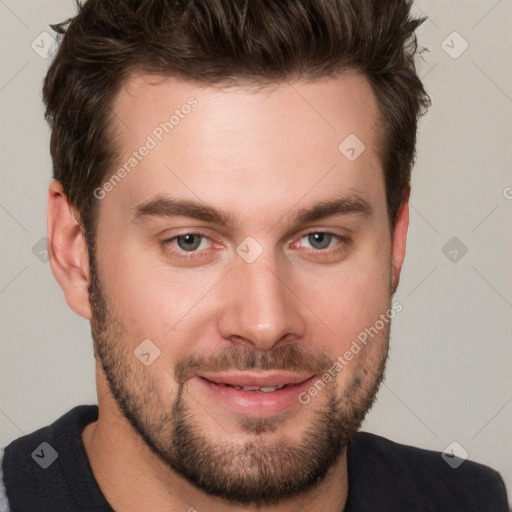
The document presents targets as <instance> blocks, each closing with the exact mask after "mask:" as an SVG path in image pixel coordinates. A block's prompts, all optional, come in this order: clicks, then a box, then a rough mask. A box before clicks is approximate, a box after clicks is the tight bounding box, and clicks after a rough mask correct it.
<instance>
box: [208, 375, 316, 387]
mask: <svg viewBox="0 0 512 512" xmlns="http://www.w3.org/2000/svg"><path fill="white" fill-rule="evenodd" d="M199 377H202V378H203V379H207V380H209V381H210V382H214V383H216V384H229V385H230V386H258V387H264V386H284V385H285V384H293V385H295V384H300V383H301V382H304V381H305V380H307V379H309V378H310V377H312V374H311V373H304V372H303V373H292V372H283V371H262V372H248V371H243V372H241V371H236V372H235V371H233V372H226V373H202V374H201V375H199Z"/></svg>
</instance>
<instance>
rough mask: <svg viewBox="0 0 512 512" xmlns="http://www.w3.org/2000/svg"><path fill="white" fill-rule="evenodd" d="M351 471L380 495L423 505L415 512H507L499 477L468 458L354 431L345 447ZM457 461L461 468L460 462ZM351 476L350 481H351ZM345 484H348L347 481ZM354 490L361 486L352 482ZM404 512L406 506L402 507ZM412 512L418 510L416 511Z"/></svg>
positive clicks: (504, 491)
mask: <svg viewBox="0 0 512 512" xmlns="http://www.w3.org/2000/svg"><path fill="white" fill-rule="evenodd" d="M348 457H349V478H350V470H352V471H353V473H354V474H353V477H354V478H355V477H358V479H360V478H363V475H366V481H367V482H368V481H369V480H370V481H372V485H373V487H374V488H375V485H376V488H377V489H379V488H380V491H379V492H381V493H386V494H390V495H391V496H392V498H393V499H397V500H398V499H399V500H400V501H401V502H402V503H403V501H404V500H409V502H410V503H411V504H412V503H416V504H418V503H423V504H424V506H423V508H420V510H445V508H446V507H447V506H452V507H454V508H452V510H464V511H466V512H467V511H472V510H475V511H476V510H486V511H489V512H493V511H496V512H498V511H503V512H506V511H508V503H507V494H506V489H505V485H504V483H503V479H502V478H501V476H500V474H499V473H498V472H497V471H495V470H493V469H491V468H489V467H487V466H485V465H483V464H478V463H476V462H473V461H470V460H462V459H451V460H454V461H456V462H457V463H455V464H449V462H450V459H448V460H447V459H446V456H445V457H443V454H442V453H441V452H437V451H431V450H425V449H422V448H417V447H414V446H408V445H404V444H399V443H396V442H394V441H390V440H389V439H385V438H383V437H381V436H377V435H374V434H370V433H367V432H358V433H357V434H356V435H355V437H354V439H353V440H352V441H351V443H350V445H349V453H348ZM459 463H460V464H459ZM354 478H353V480H354ZM349 482H350V480H349ZM353 485H354V486H355V487H356V489H357V488H360V487H361V484H360V483H358V482H354V481H353ZM404 510H405V508H404ZM415 510H418V508H417V507H416V508H415Z"/></svg>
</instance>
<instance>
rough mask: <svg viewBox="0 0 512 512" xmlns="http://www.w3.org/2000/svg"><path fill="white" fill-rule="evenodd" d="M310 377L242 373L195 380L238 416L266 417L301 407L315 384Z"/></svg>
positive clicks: (267, 372) (217, 402)
mask: <svg viewBox="0 0 512 512" xmlns="http://www.w3.org/2000/svg"><path fill="white" fill-rule="evenodd" d="M314 377H315V376H314V375H313V374H311V373H300V374H299V373H293V374H292V373H289V372H271V371H265V372H260V373H253V372H248V371H245V372H239V371H237V372H236V373H225V374H202V375H197V376H196V377H194V378H193V380H196V381H197V382H198V384H199V385H200V386H201V387H202V390H203V391H205V392H206V393H207V394H208V395H209V397H210V398H213V400H214V402H215V403H216V404H218V405H220V406H221V407H223V408H224V409H228V410H229V411H231V412H235V413H236V414H241V415H243V416H250V417H266V416H272V415H275V414H278V413H280V412H283V411H285V410H287V409H290V408H292V407H294V406H297V405H299V404H300V402H299V400H298V395H299V394H300V393H301V392H302V391H304V390H305V389H307V387H308V386H309V385H310V384H311V382H312V381H313V380H314Z"/></svg>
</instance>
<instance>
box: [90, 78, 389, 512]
mask: <svg viewBox="0 0 512 512" xmlns="http://www.w3.org/2000/svg"><path fill="white" fill-rule="evenodd" d="M185 105H188V106H187V107H185ZM175 110H178V112H174V111H175ZM113 112H114V116H113V119H114V120H115V121H114V129H115V130H116V133H117V134H118V141H119V144H118V148H117V151H118V153H119V167H121V166H122V165H123V164H125V163H127V165H126V166H125V170H127V169H129V171H127V172H126V173H122V172H121V173H120V174H118V175H117V176H118V178H119V179H117V178H115V179H114V180H112V183H113V184H114V185H113V186H111V187H108V186H107V187H104V188H103V189H102V190H103V191H106V193H104V194H103V192H101V193H99V194H98V195H102V196H104V197H103V198H102V199H101V201H100V204H99V221H98V244H97V251H96V255H95V263H96V264H95V267H96V268H94V266H93V268H92V270H93V273H92V283H91V292H92V293H91V297H90V298H91V305H92V310H93V316H92V328H93V337H94V340H95V347H96V350H97V353H98V355H99V358H100V361H101V363H102V366H103V369H104V370H105V374H106V377H107V379H108V381H109V384H110V388H111V391H112V394H113V395H114V397H115V399H116V401H117V403H118V405H119V407H120V408H121V410H122V411H123V413H124V414H125V416H126V417H127V418H128V419H129V421H130V422H131V424H132V425H133V426H134V427H135V429H136V430H137V431H138V432H139V433H140V434H141V436H142V437H143V439H144V440H145V442H146V443H147V444H148V445H149V446H151V448H152V449H153V451H154V452H155V453H157V454H158V455H159V456H160V457H161V458H162V459H163V460H164V461H166V462H167V463H168V464H169V465H170V467H172V468H173V469H174V470H175V471H176V472H178V473H179V474H181V475H182V476H184V477H185V478H187V479H188V480H189V481H191V482H193V483H194V484H195V485H197V486H198V487H200V488H201V489H203V490H204V491H205V492H207V493H210V494H215V495H217V496H221V497H223V498H225V499H228V500H234V501H238V502H241V503H255V504H258V503H260V504H263V503H276V502H277V501H279V500H281V499H284V498H287V497H290V496H292V495H293V494H295V493H298V492H300V491H304V490H307V489H308V488H310V487H312V486H313V485H314V484H315V483H317V482H318V480H319V479H321V478H322V477H324V476H325V475H326V473H327V472H328V470H329V469H330V468H331V467H332V466H333V464H335V462H336V461H337V460H339V456H340V454H341V453H342V451H343V449H344V448H345V446H346V443H347V440H348V438H349V437H350V436H351V435H352V434H353V433H354V432H355V431H356V430H357V429H358V428H359V426H360V423H361V421H362V419H363V417H364V414H365V413H366V411H367V410H368V409H369V407H370V406H371V404H372V401H373V398H374V396H375V393H376V391H377V388H378V385H379V383H380V379H381V378H382V374H383V371H384V363H385V359H386V356H387V348H388V341H389V323H385V325H384V327H383V328H382V329H380V330H379V332H378V334H376V335H374V336H373V337H372V338H369V341H368V343H367V344H366V345H363V344H361V343H360V346H361V347H360V348H361V349H360V351H359V352H358V353H357V354H356V355H354V357H353V358H352V359H351V360H350V361H349V362H348V363H347V364H344V365H343V368H342V369H340V368H339V365H336V364H335V363H336V361H337V358H338V356H341V357H342V356H343V355H344V354H345V352H346V351H347V350H349V349H350V347H351V345H352V342H353V341H354V340H355V339H357V336H358V335H359V334H360V333H361V332H363V331H364V330H365V329H366V328H368V327H370V326H374V325H375V323H376V321H377V320H378V319H379V318H380V315H381V314H383V313H385V312H386V311H387V310H389V308H390V304H391V297H392V288H393V286H392V276H393V270H392V267H393V266H392V259H391V251H392V237H391V233H390V229H389V224H388V217H387V212H386V194H385V185H384V176H383V171H382V168H381V164H380V160H379V157H378V155H377V150H376V146H377V136H378V128H377V124H376V123H377V105H376V101H375V98H374V95H373V93H372V91H371V88H370V85H369V83H368V82H367V80H366V79H365V78H363V77H361V76H348V75H345V76H340V77H338V78H335V79H329V80H321V81H314V82H311V83H308V84H305V83H298V82H292V83H283V84H282V85H279V86H277V85H275V86H273V87H272V88H266V89H261V90H259V91H257V92H256V91H254V90H252V91H250V90H247V89H246V90H242V89H240V88H238V89H235V88H231V89H214V88H212V87H205V88H201V87H199V86H196V85H192V84H191V83H188V82H185V81H182V80H178V79H163V78H161V79H158V80H156V79H155V78H154V77H153V78H149V77H147V76H146V77H140V76H139V77H132V79H131V80H130V81H129V82H128V83H127V84H126V85H125V87H123V89H122V91H121V92H120V94H119V96H118V97H117V99H116V102H115V104H114V106H113ZM173 114H174V116H175V117H174V118H172V119H171V116H172V115H173ZM177 119H179V120H177ZM166 122H167V123H169V124H167V125H165V123H166ZM161 123H163V124H161ZM170 126H171V127H170ZM167 132H168V133H167ZM349 136H350V138H349V139H347V142H345V143H344V144H341V149H339V146H340V143H342V142H343V141H344V140H345V139H346V138H347V137H349ZM354 136H356V137H357V138H358V139H359V140H360V141H361V142H362V143H363V144H364V145H365V149H364V151H362V152H361V150H362V149H363V146H362V145H361V142H357V139H355V138H354ZM143 146H145V147H146V148H147V151H145V150H143V149H142V150H141V149H140V148H141V147H143ZM352 148H353V150H352ZM134 152H136V154H135V155H134ZM359 153H360V154H359ZM354 157H356V158H355V159H354ZM130 158H135V160H136V163H135V160H130ZM119 167H117V168H116V169H114V170H113V172H112V175H113V174H114V173H115V171H117V169H118V168H119ZM112 175H109V176H108V177H111V176H112ZM335 201H339V202H338V203H337V206H336V207H334V208H331V209H330V210H329V209H324V211H323V213H322V215H321V216H320V217H319V216H318V215H317V216H316V217H313V216H311V215H310V216H309V217H307V216H306V217H304V213H305V212H307V211H309V210H312V209H313V208H314V207H317V206H318V205H321V204H324V206H325V204H327V203H328V202H335ZM181 202H187V203H188V206H190V204H191V203H195V204H196V205H197V207H196V208H195V209H194V208H192V209H189V210H187V211H186V212H185V208H184V207H183V205H181V206H180V203H181ZM207 209H211V210H215V211H217V212H221V213H222V214H223V216H221V218H218V216H216V215H213V214H212V213H211V212H210V213H209V214H208V216H207V215H206V213H205V212H206V210H207ZM200 214H201V215H202V216H201V215H200ZM394 270H395V271H396V269H394ZM143 340H146V341H144V343H143V345H141V343H142V342H143ZM148 340H150V341H148ZM158 354H159V355H158ZM157 355H158V357H156V356H157ZM137 356H138V357H137ZM155 357H156V359H155ZM329 371H330V374H331V376H332V378H331V379H326V378H322V376H323V375H324V374H325V373H326V372H329ZM284 384H286V387H284V388H283V389H280V390H274V386H282V385H284ZM237 387H242V388H248V389H237ZM251 388H252V389H251ZM254 388H257V389H254ZM261 388H263V390H261ZM312 388H315V389H316V392H315V391H314V390H313V391H311V389H312Z"/></svg>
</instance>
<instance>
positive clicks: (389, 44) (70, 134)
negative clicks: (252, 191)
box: [43, 0, 430, 249]
mask: <svg viewBox="0 0 512 512" xmlns="http://www.w3.org/2000/svg"><path fill="white" fill-rule="evenodd" d="M411 4H412V0H88V1H86V2H85V3H84V4H83V5H80V3H79V2H78V0H77V8H78V14H77V15H76V16H75V17H74V18H72V19H70V20H67V21H66V22H63V23H60V24H58V25H54V26H53V28H54V29H55V30H56V31H57V32H58V33H59V36H58V37H59V40H60V46H59V49H58V51H57V53H56V57H55V59H54V61H53V63H52V65H51V67H50V69H49V71H48V74H47V76H46V79H45V82H44V88H43V97H44V101H45V104H46V118H47V120H48V121H49V123H50V126H51V128H52V136H51V155H52V159H53V176H54V178H55V179H57V180H59V181H60V182H61V183H62V186H63V188H64V191H65V193H66V195H67V196H68V199H69V201H70V203H71V204H73V205H74V206H75V207H76V208H77V210H78V212H79V214H80V220H81V222H82V225H83V227H84V229H85V232H86V235H87V240H88V245H89V248H90V249H92V248H93V247H94V238H93V236H94V234H95V231H96V226H95V222H96V212H97V202H98V199H97V198H96V197H95V196H94V195H93V191H94V190H95V189H96V188H97V187H99V186H101V185H102V184H103V182H104V181H105V180H106V178H107V176H108V174H109V173H110V172H111V170H112V167H113V165H114V163H115V161H116V158H117V157H118V155H115V154H113V153H114V151H113V148H114V147H115V144H114V140H115V137H114V133H113V129H112V122H111V105H112V102H113V100H114V98H115V96H116V94H117V92H118V91H119V89H120V87H121V85H122V83H123V81H124V80H125V79H126V78H127V77H128V75H129V74H130V73H131V72H133V71H142V72H148V73H157V74H162V75H172V76H178V77H181V78H184V79H188V80H191V81H194V82H204V83H209V84H218V85H222V84H230V85H233V84H255V85H258V84H266V83H278V82H280V81H286V80H291V79H317V78H322V77H327V76H332V75H335V74H337V73H340V72H343V71H344V70H348V69H354V70H356V71H357V72H359V73H362V74H363V75H365V76H366V77H367V78H368V80H369V82H370V83H371V86H372V88H373V91H374V93H375V95H376V98H377V102H378V105H379V113H380V124H381V127H382V130H381V131H382V137H381V138H382V149H381V160H382V166H383V169H384V174H385V183H386V194H387V208H388V215H389V219H390V224H391V226H394V224H395V221H396V215H397V212H398V209H399V207H400V204H401V203H402V202H403V201H404V200H405V199H406V197H407V194H408V191H409V184H410V174H411V168H412V165H413V162H414V157H415V145H416V129H417V120H418V117H419V115H420V114H421V113H422V110H426V109H427V108H428V106H429V105H430V98H429V97H428V95H427V94H426V92H425V90H424V88H423V85H422V83H421V81H420V79H419V78H418V76H417V74H416V69H415V62H414V57H415V55H416V53H417V49H418V47H417V40H416V36H415V30H416V28H417V27H418V26H419V25H420V24H421V23H422V22H423V21H424V18H423V19H422V18H413V17H412V16H411V12H410V9H411ZM340 142H341V141H340Z"/></svg>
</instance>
